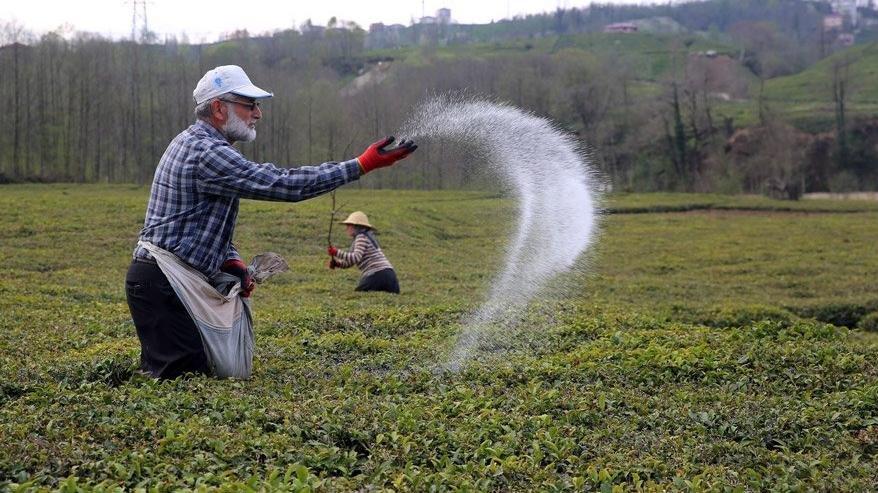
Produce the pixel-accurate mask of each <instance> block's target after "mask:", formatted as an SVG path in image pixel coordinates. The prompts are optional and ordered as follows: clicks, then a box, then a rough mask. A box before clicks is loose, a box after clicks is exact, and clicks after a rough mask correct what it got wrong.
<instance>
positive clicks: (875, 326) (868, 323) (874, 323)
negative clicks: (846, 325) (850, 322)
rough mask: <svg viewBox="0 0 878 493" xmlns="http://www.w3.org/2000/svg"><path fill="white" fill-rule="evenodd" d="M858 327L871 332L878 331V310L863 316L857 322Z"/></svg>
mask: <svg viewBox="0 0 878 493" xmlns="http://www.w3.org/2000/svg"><path fill="white" fill-rule="evenodd" d="M857 328H858V329H862V330H867V331H869V332H878V312H872V313H870V314H868V315H866V316H865V317H863V318H861V319H860V321H859V322H858V323H857Z"/></svg>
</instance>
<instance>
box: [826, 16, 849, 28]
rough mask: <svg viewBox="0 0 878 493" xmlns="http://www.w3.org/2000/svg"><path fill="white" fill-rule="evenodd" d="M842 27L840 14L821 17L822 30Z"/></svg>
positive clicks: (842, 19) (842, 18)
mask: <svg viewBox="0 0 878 493" xmlns="http://www.w3.org/2000/svg"><path fill="white" fill-rule="evenodd" d="M842 27H844V17H842V16H841V15H840V14H830V15H827V16H825V17H823V30H824V31H833V30H841V28H842Z"/></svg>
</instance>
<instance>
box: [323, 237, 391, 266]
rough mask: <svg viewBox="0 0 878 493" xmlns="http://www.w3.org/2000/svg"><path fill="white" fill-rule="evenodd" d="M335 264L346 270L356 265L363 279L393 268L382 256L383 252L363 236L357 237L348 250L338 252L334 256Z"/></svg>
mask: <svg viewBox="0 0 878 493" xmlns="http://www.w3.org/2000/svg"><path fill="white" fill-rule="evenodd" d="M335 264H336V266H338V267H341V268H343V269H347V268H348V267H352V266H353V265H355V264H356V266H357V267H358V268H359V269H360V271H362V273H363V277H365V276H368V275H371V274H374V273H376V272H378V271H379V270H384V269H392V268H393V266H392V265H390V262H389V261H388V260H387V257H385V256H384V252H382V251H381V249H380V248H378V247H376V246H375V245H373V244H372V242H371V241H369V238H368V237H367V236H366V235H364V234H361V235H357V237H356V238H355V239H354V243H353V245H351V248H350V250H339V251H338V253H336V254H335Z"/></svg>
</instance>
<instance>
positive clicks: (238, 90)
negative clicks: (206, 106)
mask: <svg viewBox="0 0 878 493" xmlns="http://www.w3.org/2000/svg"><path fill="white" fill-rule="evenodd" d="M227 92H230V93H232V94H237V95H238V96H244V97H245V98H253V99H263V98H270V97H272V96H274V94H272V93H270V92H268V91H266V90H263V89H260V88H258V87H256V86H254V85H253V83H252V82H250V78H249V77H247V74H245V73H244V69H242V68H241V67H239V66H237V65H222V66H220V67H217V68H214V69H211V70H208V71H207V73H206V74H204V77H202V78H201V80H200V81H198V85H196V86H195V90H194V91H192V98H193V99H195V105H196V106H198V105H199V104H201V103H203V102H205V101H207V100H209V99H211V98H215V97H217V96H219V95H221V94H225V93H227Z"/></svg>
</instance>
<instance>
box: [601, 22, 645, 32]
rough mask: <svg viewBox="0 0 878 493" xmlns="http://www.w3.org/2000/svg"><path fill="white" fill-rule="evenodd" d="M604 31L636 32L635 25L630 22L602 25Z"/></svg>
mask: <svg viewBox="0 0 878 493" xmlns="http://www.w3.org/2000/svg"><path fill="white" fill-rule="evenodd" d="M604 32H605V33H636V32H637V25H636V24H633V23H631V22H616V23H615V24H607V25H606V26H604Z"/></svg>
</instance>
